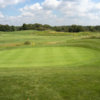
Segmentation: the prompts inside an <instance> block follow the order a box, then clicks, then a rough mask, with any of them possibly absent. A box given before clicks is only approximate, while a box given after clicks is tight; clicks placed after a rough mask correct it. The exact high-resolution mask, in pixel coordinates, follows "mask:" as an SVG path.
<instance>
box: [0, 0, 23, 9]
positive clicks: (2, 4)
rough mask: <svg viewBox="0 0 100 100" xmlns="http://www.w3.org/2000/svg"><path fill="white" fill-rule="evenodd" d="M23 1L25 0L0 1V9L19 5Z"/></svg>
mask: <svg viewBox="0 0 100 100" xmlns="http://www.w3.org/2000/svg"><path fill="white" fill-rule="evenodd" d="M23 1H25V0H0V8H4V7H6V6H8V5H14V4H18V3H20V2H23Z"/></svg>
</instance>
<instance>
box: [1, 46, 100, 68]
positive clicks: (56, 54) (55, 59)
mask: <svg viewBox="0 0 100 100" xmlns="http://www.w3.org/2000/svg"><path fill="white" fill-rule="evenodd" d="M99 58H100V53H99V52H98V51H96V50H93V49H89V48H82V47H35V48H18V49H11V50H2V51H0V67H35V66H36V67H37V66H39V67H42V66H51V67H52V66H53V67H54V66H75V65H85V64H89V63H91V62H95V61H97V60H99Z"/></svg>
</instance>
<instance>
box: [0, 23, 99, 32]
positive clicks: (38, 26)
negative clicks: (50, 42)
mask: <svg viewBox="0 0 100 100" xmlns="http://www.w3.org/2000/svg"><path fill="white" fill-rule="evenodd" d="M21 30H38V31H44V30H54V31H58V32H84V31H90V32H95V31H98V32H100V26H81V25H71V26H50V25H47V24H45V25H42V24H39V23H35V24H23V25H22V26H10V25H0V31H21Z"/></svg>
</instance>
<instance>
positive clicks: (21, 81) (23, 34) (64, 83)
mask: <svg viewBox="0 0 100 100" xmlns="http://www.w3.org/2000/svg"><path fill="white" fill-rule="evenodd" d="M46 33H47V34H46ZM48 34H49V35H48ZM52 34H55V36H54V35H52ZM0 35H1V36H0V100H100V40H99V39H96V38H95V39H94V38H85V39H83V37H87V36H90V37H92V36H93V35H96V37H99V33H88V32H86V33H78V34H75V33H56V32H50V31H45V32H40V31H39V32H37V31H20V32H14V33H13V32H11V33H10V32H5V33H4V32H0ZM57 35H58V36H57ZM25 41H30V42H31V43H32V44H35V45H22V44H24V42H25ZM17 43H18V44H21V45H20V46H16V44H17ZM11 44H14V45H13V46H10V45H11ZM4 45H5V47H4Z"/></svg>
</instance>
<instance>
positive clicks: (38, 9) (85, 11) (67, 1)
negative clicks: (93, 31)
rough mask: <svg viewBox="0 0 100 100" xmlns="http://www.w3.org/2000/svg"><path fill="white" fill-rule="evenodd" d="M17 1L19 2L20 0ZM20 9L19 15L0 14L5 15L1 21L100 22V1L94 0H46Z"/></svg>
mask: <svg viewBox="0 0 100 100" xmlns="http://www.w3.org/2000/svg"><path fill="white" fill-rule="evenodd" d="M3 1H4V0H3ZM6 1H7V0H6ZM10 1H12V0H10ZM15 1H17V3H18V1H19V0H15ZM15 1H13V2H15ZM20 1H21V0H20ZM22 1H23V0H22ZM0 2H1V1H0ZM13 4H14V3H13ZM19 11H20V13H21V14H20V15H18V16H6V17H4V16H3V15H2V14H0V16H3V17H4V19H2V21H0V22H2V23H4V24H5V23H8V24H15V25H20V24H22V23H42V24H50V25H71V24H81V25H97V24H100V18H99V16H100V2H98V3H97V2H94V1H93V0H45V1H43V2H42V3H35V4H32V5H26V6H24V7H23V8H20V9H19ZM3 17H2V18H3ZM9 20H10V21H9Z"/></svg>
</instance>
